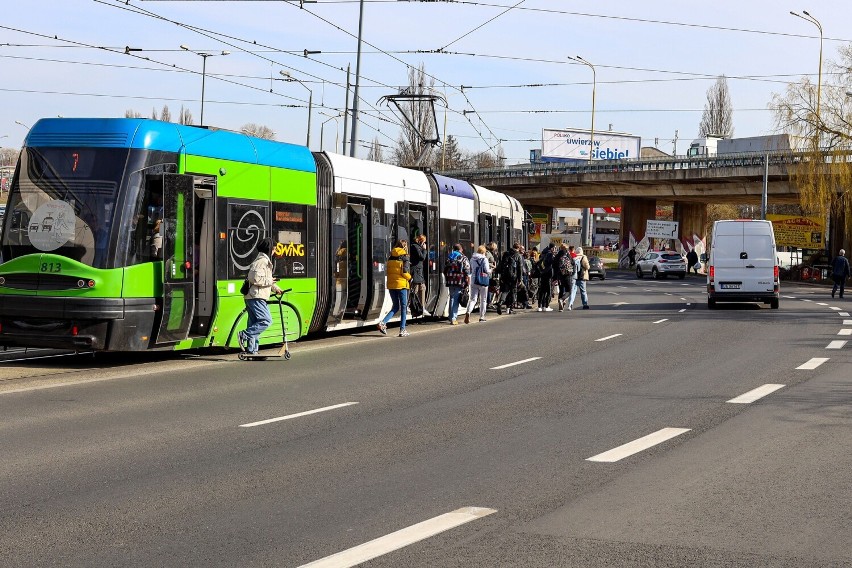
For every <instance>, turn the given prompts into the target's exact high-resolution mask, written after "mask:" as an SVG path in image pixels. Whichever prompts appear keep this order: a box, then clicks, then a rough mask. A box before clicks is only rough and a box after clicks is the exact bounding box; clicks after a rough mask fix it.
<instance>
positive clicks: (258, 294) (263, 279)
mask: <svg viewBox="0 0 852 568" xmlns="http://www.w3.org/2000/svg"><path fill="white" fill-rule="evenodd" d="M274 248H275V241H273V240H272V239H270V238H269V237H266V238H265V239H262V240H261V241H260V242H259V243H257V257H256V258H255V259H254V262H252V263H251V266H250V267H249V272H248V277H247V280H248V281H249V284H250V287H249V290H248V292H246V294H245V295H244V296H243V299H244V300H245V302H246V312H247V313H248V323H247V324H246V329H245V330H244V331H241V332H239V334H237V338H238V340H239V342H240V348H241V349H242V350H243V351H245V352H246V353H249V354H252V355H254V354H257V349H258V338H259V337H260V334H261V333H263V332H264V331H265V330H266V328H268V327H269V326H270V325H271V324H272V314H270V312H269V305H268V304H267V303H266V301H267V300H269V296H270V294H271V293H274V294H280V293H281V289H280V288H279V287H278V286H277V285H276V284H275V277H274V276H273V264H272V256H273V249H274Z"/></svg>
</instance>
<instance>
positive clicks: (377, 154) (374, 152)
mask: <svg viewBox="0 0 852 568" xmlns="http://www.w3.org/2000/svg"><path fill="white" fill-rule="evenodd" d="M367 159H368V160H370V161H371V162H383V161H384V155H383V151H382V145H381V144H380V143H379V138H378V137H376V138H373V142H372V143H371V144H370V151H369V152H368V153H367Z"/></svg>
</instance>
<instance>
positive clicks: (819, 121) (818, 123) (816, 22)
mask: <svg viewBox="0 0 852 568" xmlns="http://www.w3.org/2000/svg"><path fill="white" fill-rule="evenodd" d="M790 14H792V15H793V16H796V17H797V18H801V19H802V20H804V21H806V22H810V23H812V24H813V25H815V26H816V27H817V29H818V30H819V70H818V72H817V100H816V147H817V149H819V148H820V142H821V140H820V130H821V127H822V117H821V115H820V113H819V102H820V99H821V95H822V24H820V23H819V20H817V19H816V18H814V17H813V16H811V15H810V14H808V12H807V11H806V10H802V13H801V14H798V13H796V12H793V11H791V12H790ZM802 14H804V15H802Z"/></svg>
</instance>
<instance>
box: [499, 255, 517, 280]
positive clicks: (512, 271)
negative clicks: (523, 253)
mask: <svg viewBox="0 0 852 568" xmlns="http://www.w3.org/2000/svg"><path fill="white" fill-rule="evenodd" d="M497 271H498V272H499V273H500V278H501V279H503V280H507V281H509V282H517V281H518V263H517V262H515V257H514V255H512V254H504V255H503V257H502V258H501V259H500V266H498V267H497Z"/></svg>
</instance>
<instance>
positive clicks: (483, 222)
mask: <svg viewBox="0 0 852 568" xmlns="http://www.w3.org/2000/svg"><path fill="white" fill-rule="evenodd" d="M494 240H495V237H494V215H491V214H490V213H480V214H479V244H481V245H486V246H487V245H488V243H490V242H491V241H494Z"/></svg>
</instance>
